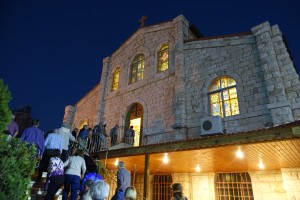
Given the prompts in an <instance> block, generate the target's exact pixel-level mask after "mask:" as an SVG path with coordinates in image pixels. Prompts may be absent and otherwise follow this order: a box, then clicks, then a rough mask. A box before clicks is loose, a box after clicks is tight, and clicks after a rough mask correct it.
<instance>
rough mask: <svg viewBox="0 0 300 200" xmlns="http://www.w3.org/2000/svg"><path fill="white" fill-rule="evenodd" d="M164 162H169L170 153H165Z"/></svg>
mask: <svg viewBox="0 0 300 200" xmlns="http://www.w3.org/2000/svg"><path fill="white" fill-rule="evenodd" d="M163 162H164V163H168V162H169V157H168V153H165V156H164V158H163Z"/></svg>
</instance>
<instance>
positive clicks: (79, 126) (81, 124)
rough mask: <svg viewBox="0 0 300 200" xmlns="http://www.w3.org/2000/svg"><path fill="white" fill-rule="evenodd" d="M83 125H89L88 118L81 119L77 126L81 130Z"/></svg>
mask: <svg viewBox="0 0 300 200" xmlns="http://www.w3.org/2000/svg"><path fill="white" fill-rule="evenodd" d="M83 125H88V120H87V119H83V120H81V121H80V122H79V124H78V126H77V127H76V128H78V130H80V129H82V127H83Z"/></svg>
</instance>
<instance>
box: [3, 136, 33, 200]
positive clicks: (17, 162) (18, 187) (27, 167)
mask: <svg viewBox="0 0 300 200" xmlns="http://www.w3.org/2000/svg"><path fill="white" fill-rule="evenodd" d="M27 145H28V143H25V142H19V139H17V138H12V139H11V140H10V141H7V137H6V135H4V134H0V155H1V159H0V188H1V190H0V199H19V200H25V199H27V197H28V194H26V191H27V190H28V186H29V183H30V178H31V176H32V174H33V173H34V169H35V166H36V163H37V159H36V157H35V154H36V153H35V147H34V146H33V145H31V146H30V148H28V146H27Z"/></svg>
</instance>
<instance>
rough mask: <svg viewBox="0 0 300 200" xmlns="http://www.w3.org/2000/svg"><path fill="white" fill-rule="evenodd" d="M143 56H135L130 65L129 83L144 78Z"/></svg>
mask: <svg viewBox="0 0 300 200" xmlns="http://www.w3.org/2000/svg"><path fill="white" fill-rule="evenodd" d="M144 64H145V58H144V55H143V54H139V55H137V56H135V58H134V59H133V62H132V64H131V67H130V83H135V82H137V81H139V80H142V79H144Z"/></svg>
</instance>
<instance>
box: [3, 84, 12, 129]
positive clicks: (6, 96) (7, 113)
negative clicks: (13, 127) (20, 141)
mask: <svg viewBox="0 0 300 200" xmlns="http://www.w3.org/2000/svg"><path fill="white" fill-rule="evenodd" d="M10 100H11V95H10V91H9V90H8V87H7V86H6V85H4V84H3V80H2V79H0V133H1V132H2V131H3V130H5V129H6V126H7V125H8V123H9V122H10V117H11V111H10V109H9V105H8V104H9V102H10Z"/></svg>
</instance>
